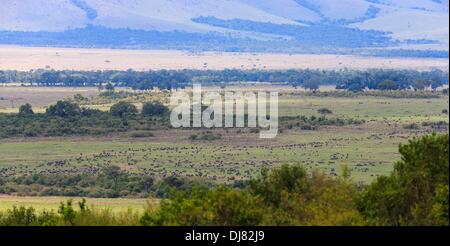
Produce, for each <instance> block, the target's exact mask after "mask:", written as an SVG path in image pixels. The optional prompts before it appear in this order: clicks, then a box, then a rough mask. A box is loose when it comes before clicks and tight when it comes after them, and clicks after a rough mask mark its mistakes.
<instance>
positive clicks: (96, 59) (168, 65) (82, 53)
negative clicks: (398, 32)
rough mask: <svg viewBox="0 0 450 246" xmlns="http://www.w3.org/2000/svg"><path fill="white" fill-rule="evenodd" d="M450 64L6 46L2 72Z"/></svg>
mask: <svg viewBox="0 0 450 246" xmlns="http://www.w3.org/2000/svg"><path fill="white" fill-rule="evenodd" d="M448 65H449V63H448V59H446V58H443V59H435V58H430V59H428V58H411V57H408V58H383V57H369V56H349V55H307V54H273V53H235V52H195V53H194V52H183V51H175V50H120V49H114V50H111V49H79V48H78V49H77V48H49V47H19V46H0V70H21V71H28V70H31V69H40V68H41V69H55V70H64V69H69V70H72V69H74V70H127V69H129V68H132V69H134V70H160V69H217V70H221V69H233V68H235V69H291V68H292V69H300V68H304V69H307V68H309V69H316V68H317V69H344V68H348V69H366V68H389V69H390V68H394V69H418V70H430V69H433V68H439V69H443V70H448Z"/></svg>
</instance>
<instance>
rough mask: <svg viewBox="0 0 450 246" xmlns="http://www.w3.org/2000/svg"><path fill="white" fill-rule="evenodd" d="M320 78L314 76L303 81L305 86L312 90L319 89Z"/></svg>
mask: <svg viewBox="0 0 450 246" xmlns="http://www.w3.org/2000/svg"><path fill="white" fill-rule="evenodd" d="M319 86H320V79H319V78H318V77H312V78H309V79H307V80H306V81H305V82H303V86H302V87H303V88H305V89H307V90H311V91H316V90H318V89H319Z"/></svg>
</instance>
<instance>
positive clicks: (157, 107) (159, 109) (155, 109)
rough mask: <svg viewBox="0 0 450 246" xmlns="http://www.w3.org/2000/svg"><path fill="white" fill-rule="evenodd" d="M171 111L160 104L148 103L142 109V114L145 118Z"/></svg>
mask: <svg viewBox="0 0 450 246" xmlns="http://www.w3.org/2000/svg"><path fill="white" fill-rule="evenodd" d="M168 111H169V108H168V107H166V106H164V104H162V103H160V102H157V101H155V102H146V103H144V105H143V107H142V114H143V115H145V116H155V115H163V114H165V113H167V112H168Z"/></svg>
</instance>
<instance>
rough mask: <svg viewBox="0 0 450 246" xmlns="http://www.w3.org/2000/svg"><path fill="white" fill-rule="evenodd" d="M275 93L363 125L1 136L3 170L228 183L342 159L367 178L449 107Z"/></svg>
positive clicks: (335, 164)
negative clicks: (207, 137)
mask: <svg viewBox="0 0 450 246" xmlns="http://www.w3.org/2000/svg"><path fill="white" fill-rule="evenodd" d="M235 89H239V88H237V87H236V88H235ZM28 90H29V91H28ZM52 90H54V92H52ZM59 90H65V89H63V88H55V89H53V88H47V89H42V90H41V89H40V88H24V89H23V91H21V90H20V88H17V91H16V92H17V96H18V97H23V98H25V99H27V100H28V99H30V100H36V101H34V103H33V102H32V103H33V104H34V105H37V106H38V111H43V108H42V107H43V106H44V105H46V104H47V103H49V101H51V100H53V101H56V99H57V98H56V97H54V98H52V97H45V96H44V95H57V94H58V93H57V92H59ZM67 90H68V91H65V92H64V93H66V94H65V95H66V96H70V95H71V93H72V94H73V92H74V91H73V90H74V89H70V88H69V89H67ZM80 90H82V89H78V91H77V92H80ZM243 90H249V88H245V89H243ZM30 91H32V92H33V93H30ZM281 91H282V94H281V96H280V100H279V108H280V110H279V111H280V116H298V115H306V116H318V113H317V110H318V109H320V108H328V109H330V110H332V112H333V114H332V115H330V116H328V117H330V118H333V117H339V118H344V119H348V118H352V119H360V120H365V122H366V123H364V124H361V125H347V126H323V127H320V129H319V130H316V131H305V130H300V129H295V128H294V129H283V132H281V133H280V134H279V135H278V137H277V138H276V139H273V140H263V139H259V138H258V136H259V134H257V133H252V132H251V131H249V130H248V129H244V130H242V131H240V130H236V129H229V130H223V129H215V130H212V132H213V133H212V134H214V135H215V136H220V139H218V140H215V141H192V140H190V136H191V135H193V134H197V135H200V134H202V133H204V132H205V130H164V129H157V130H154V131H152V134H153V135H154V136H153V137H148V138H133V137H132V136H130V134H129V133H122V134H119V135H113V136H103V137H58V138H57V137H52V138H14V139H2V141H1V142H0V156H1V158H0V170H1V172H2V174H3V175H15V174H33V173H80V172H93V171H95V170H98V168H100V167H102V166H106V165H111V164H113V165H117V166H120V167H121V168H122V169H123V170H127V171H129V172H130V173H135V174H138V175H139V174H150V175H155V176H159V177H166V176H171V175H175V176H180V177H194V178H195V177H198V178H206V179H209V180H213V181H216V182H230V181H232V180H245V179H249V178H251V177H254V176H255V175H256V174H257V173H258V172H259V170H260V169H261V168H262V167H269V168H270V167H275V166H279V165H282V164H286V163H287V164H295V163H301V164H303V165H305V166H306V167H307V168H308V169H310V170H314V169H319V170H322V171H324V172H326V173H328V174H329V175H332V176H333V175H336V174H338V173H339V171H340V169H341V166H342V165H348V166H350V167H351V169H352V171H353V174H352V176H353V179H354V180H355V181H360V182H364V183H368V182H371V181H372V180H373V179H374V178H376V177H377V176H379V175H385V174H388V173H389V172H390V171H391V170H392V166H393V163H394V162H395V161H397V160H398V159H399V154H398V145H399V144H400V143H406V142H407V140H408V139H410V138H412V137H413V136H418V135H423V134H429V133H431V132H432V129H431V128H430V127H426V126H424V125H423V123H424V122H425V123H426V122H439V121H443V122H447V123H448V121H449V120H448V114H446V113H443V110H447V112H448V103H449V102H448V100H449V99H448V96H441V97H440V98H427V99H421V98H408V99H406V98H401V99H396V98H387V97H374V96H360V97H355V98H347V97H317V96H304V95H302V94H297V93H298V91H297V90H295V91H290V92H289V91H283V90H281ZM80 93H85V94H89V93H92V94H95V93H96V90H95V89H86V91H81V92H80ZM158 95H159V96H158ZM161 95H164V93H160V94H157V95H156V96H155V94H142V95H139V96H135V97H131V98H126V99H124V100H129V101H131V102H133V103H136V104H140V103H142V102H143V101H148V100H154V99H155V98H157V99H158V100H162V98H161ZM39 98H45V100H44V99H43V100H39ZM47 100H48V101H47ZM102 100H103V99H101V98H99V97H93V98H91V99H90V100H89V101H87V102H86V105H84V106H86V107H95V108H102V109H104V110H107V109H108V107H109V106H108V105H109V104H102V102H103V103H105V102H104V101H102ZM99 103H100V104H99ZM106 103H111V102H109V101H106ZM91 104H95V105H91ZM39 106H40V108H39ZM15 110H17V109H15ZM412 123H415V124H416V125H417V126H418V127H417V129H405V125H406V124H412ZM444 131H445V130H444Z"/></svg>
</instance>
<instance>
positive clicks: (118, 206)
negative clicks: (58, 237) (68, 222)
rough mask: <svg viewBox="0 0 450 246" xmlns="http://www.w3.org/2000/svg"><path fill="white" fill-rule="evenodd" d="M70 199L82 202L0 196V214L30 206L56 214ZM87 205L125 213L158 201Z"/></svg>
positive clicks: (107, 201)
mask: <svg viewBox="0 0 450 246" xmlns="http://www.w3.org/2000/svg"><path fill="white" fill-rule="evenodd" d="M69 199H72V200H73V202H74V205H76V204H77V203H78V202H80V201H81V200H82V198H80V197H77V198H72V197H19V196H0V212H1V211H4V210H7V209H11V208H12V207H13V206H17V207H19V206H27V207H29V206H32V207H33V208H34V209H36V210H37V211H38V212H42V211H51V210H53V211H54V212H57V210H58V206H59V205H60V204H61V202H63V203H65V202H66V201H67V200H69ZM86 200H87V205H88V206H89V207H92V208H96V209H109V210H111V211H113V212H125V211H127V210H129V209H131V210H133V211H136V212H142V211H143V210H144V209H145V208H146V207H147V206H148V205H147V204H148V203H147V202H150V205H152V204H154V205H157V204H158V200H148V199H124V198H114V199H110V198H87V199H86Z"/></svg>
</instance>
